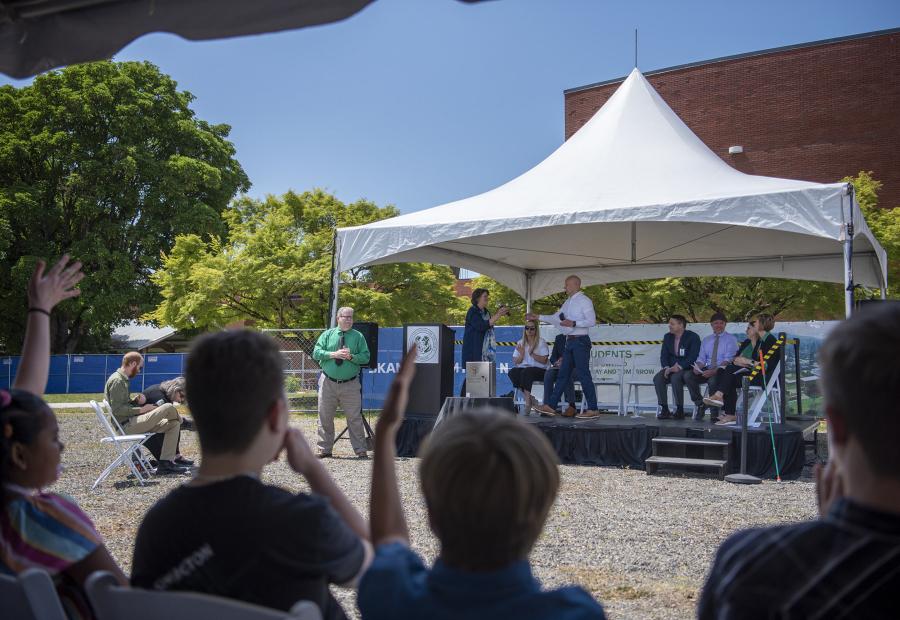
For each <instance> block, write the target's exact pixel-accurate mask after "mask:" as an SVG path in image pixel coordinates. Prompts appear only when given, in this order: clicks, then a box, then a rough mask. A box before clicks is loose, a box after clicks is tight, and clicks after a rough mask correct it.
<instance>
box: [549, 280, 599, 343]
mask: <svg viewBox="0 0 900 620" xmlns="http://www.w3.org/2000/svg"><path fill="white" fill-rule="evenodd" d="M560 314H563V315H565V317H566V319H568V320H570V321H575V327H565V326H563V325H560V324H559V323H560V321H561V320H562V319H560V318H559V315H560ZM541 320H542V321H544V322H545V323H551V324H553V325H556V327H557V328H558V329H559V333H561V334H565V335H566V336H587V335H588V331H589V329H590V328H591V327H593V326H594V325H596V324H597V315H596V314H594V304H593V302H592V301H591V298H590V297H588V296H587V295H585V294H584V293H582V292H581V291H578V292H577V293H575V294H574V295H572V296H571V297H569V298H568V299H567V300H566V303H564V304H563V305H562V308H560V309H559V312H557V313H556V314H542V315H541Z"/></svg>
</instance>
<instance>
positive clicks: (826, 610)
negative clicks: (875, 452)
mask: <svg viewBox="0 0 900 620" xmlns="http://www.w3.org/2000/svg"><path fill="white" fill-rule="evenodd" d="M898 614H900V515H896V514H890V513H885V512H879V511H877V510H872V509H870V508H866V507H864V506H862V505H860V504H857V503H854V502H851V501H850V500H848V499H846V498H840V499H838V500H836V501H835V503H834V504H833V505H832V507H831V511H830V512H829V514H828V516H827V517H826V518H825V519H822V520H821V521H813V522H810V523H801V524H798V525H788V526H782V527H773V528H766V529H758V530H747V531H744V532H739V533H737V534H735V535H734V536H732V537H731V538H729V539H728V540H726V541H725V542H724V543H723V544H722V546H721V547H720V548H719V551H718V553H717V554H716V560H715V563H714V564H713V567H712V570H711V571H710V576H709V580H708V581H707V582H706V586H705V588H704V590H703V595H702V597H701V599H700V606H699V609H698V618H699V619H700V620H713V619H715V620H724V619H729V620H736V619H743V618H747V619H750V618H778V619H784V620H787V619H789V618H791V619H792V618H866V619H876V620H877V619H879V618H897V617H898Z"/></svg>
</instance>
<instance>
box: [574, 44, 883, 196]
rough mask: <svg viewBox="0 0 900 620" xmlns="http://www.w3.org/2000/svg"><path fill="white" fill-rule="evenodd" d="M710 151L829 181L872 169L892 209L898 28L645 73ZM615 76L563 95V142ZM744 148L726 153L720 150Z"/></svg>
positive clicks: (749, 169) (747, 166)
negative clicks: (564, 111) (694, 65)
mask: <svg viewBox="0 0 900 620" xmlns="http://www.w3.org/2000/svg"><path fill="white" fill-rule="evenodd" d="M647 80H648V81H649V82H650V83H651V84H652V85H653V88H655V89H656V91H657V92H658V93H659V94H660V95H661V96H662V98H663V99H664V100H665V101H666V103H668V104H669V106H670V107H671V108H672V109H673V110H674V111H675V112H676V113H677V114H678V116H679V117H681V119H682V120H683V121H684V122H685V123H686V124H687V126H688V127H690V128H691V130H692V131H693V132H694V133H696V134H697V136H699V137H700V139H701V140H703V142H705V143H706V145H707V146H708V147H709V148H710V149H712V150H713V151H714V152H715V153H716V154H717V155H718V156H719V157H721V158H722V159H723V160H725V161H726V162H728V163H729V164H731V165H732V166H733V167H735V168H737V169H738V170H740V171H742V172H746V173H748V174H758V175H763V176H773V177H783V178H790V179H802V180H804V181H816V182H819V183H833V182H836V181H840V180H841V179H842V178H844V177H845V176H848V175H850V176H855V175H856V174H857V173H859V172H860V171H862V170H864V171H867V172H868V171H870V170H871V171H872V173H873V174H872V176H873V178H875V179H877V180H879V181H881V182H882V183H883V184H884V187H883V188H882V189H881V192H880V193H879V200H878V203H879V205H880V206H882V207H887V208H893V207H895V206H898V205H900V164H898V156H900V33H893V34H884V35H879V36H872V37H866V38H861V39H854V40H850V41H841V42H836V43H827V44H823V45H816V46H812V47H805V48H801V49H793V50H785V51H780V52H772V53H768V54H762V55H757V56H750V57H747V58H739V59H734V60H727V61H723V62H714V63H711V64H706V65H701V66H696V67H688V68H685V69H678V70H676V71H668V72H665V73H660V74H657V75H650V76H647ZM620 84H621V82H618V83H615V84H606V85H603V86H598V87H595V88H590V89H586V90H580V91H577V92H572V93H568V94H566V95H565V101H566V139H567V140H568V139H569V138H570V137H571V136H572V134H574V133H575V132H576V131H578V129H579V128H581V127H582V126H583V125H584V124H585V123H586V122H587V121H588V120H589V119H590V118H591V117H592V116H593V115H594V113H595V112H596V111H597V110H599V109H600V107H601V106H602V105H603V104H604V103H605V102H606V101H607V100H608V99H609V98H610V97H611V96H612V94H613V93H614V92H615V90H616V89H617V88H618V87H619V85H620ZM730 146H742V147H744V152H743V154H737V155H729V153H728V147H730Z"/></svg>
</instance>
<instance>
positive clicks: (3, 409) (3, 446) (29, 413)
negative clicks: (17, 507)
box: [0, 390, 50, 506]
mask: <svg viewBox="0 0 900 620" xmlns="http://www.w3.org/2000/svg"><path fill="white" fill-rule="evenodd" d="M0 399H2V400H0V506H5V505H6V501H7V498H6V491H5V490H4V488H3V486H2V485H3V484H5V483H6V482H8V481H9V470H10V466H11V464H12V444H13V443H21V444H24V445H26V446H30V445H31V444H32V443H34V441H35V439H36V438H37V436H38V434H39V433H40V432H41V430H42V429H43V428H44V425H45V424H46V423H47V416H46V412H47V411H49V409H50V408H49V407H48V406H47V403H45V402H44V401H43V399H41V398H39V397H37V396H35V395H34V394H32V393H31V392H26V391H24V390H0Z"/></svg>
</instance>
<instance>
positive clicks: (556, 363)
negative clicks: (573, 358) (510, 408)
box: [541, 334, 578, 418]
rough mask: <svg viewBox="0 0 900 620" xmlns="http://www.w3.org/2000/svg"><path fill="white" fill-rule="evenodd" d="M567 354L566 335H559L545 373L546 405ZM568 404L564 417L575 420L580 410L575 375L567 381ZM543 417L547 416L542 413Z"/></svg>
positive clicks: (555, 340)
mask: <svg viewBox="0 0 900 620" xmlns="http://www.w3.org/2000/svg"><path fill="white" fill-rule="evenodd" d="M565 352H566V335H565V334H559V335H557V336H556V338H555V339H554V340H553V351H552V352H551V353H550V368H548V369H547V370H546V371H545V372H544V404H546V403H547V402H548V401H549V400H550V395H551V394H553V388H554V387H556V378H557V377H558V376H559V367H560V365H561V364H562V358H563V353H565ZM565 393H566V402H567V403H568V404H569V406H568V407H567V408H566V410H565V412H563V415H564V416H566V417H568V418H574V417H575V414H576V413H578V410H577V409H575V373H574V372H573V373H571V374H569V379H568V381H566V388H565ZM541 415H545V414H544V412H543V411H542V412H541Z"/></svg>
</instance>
